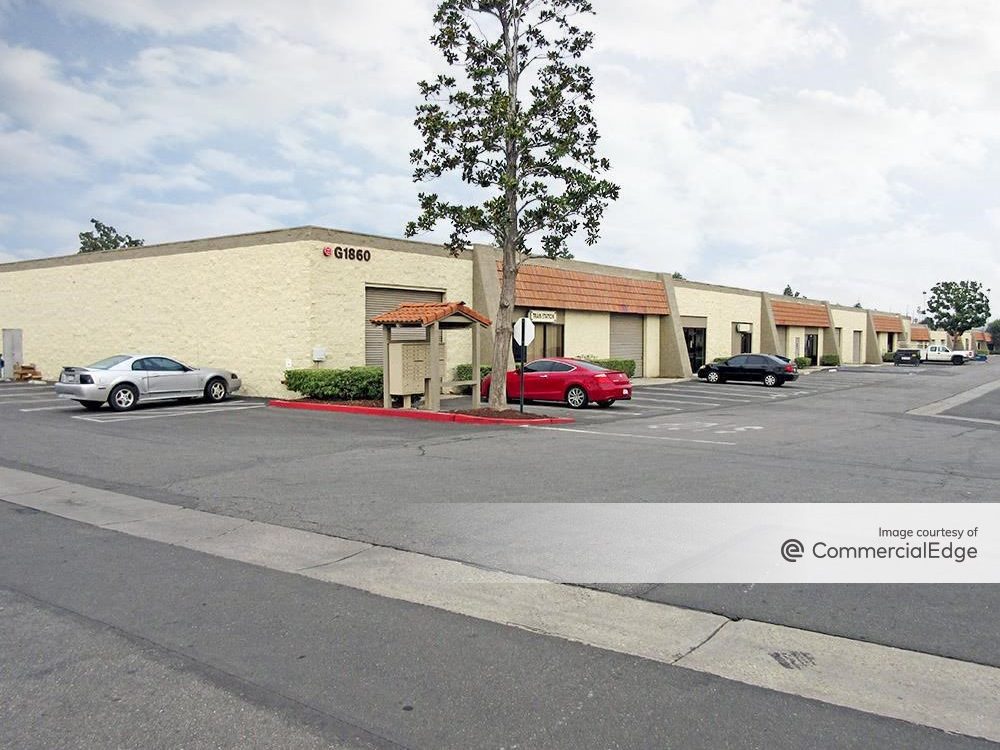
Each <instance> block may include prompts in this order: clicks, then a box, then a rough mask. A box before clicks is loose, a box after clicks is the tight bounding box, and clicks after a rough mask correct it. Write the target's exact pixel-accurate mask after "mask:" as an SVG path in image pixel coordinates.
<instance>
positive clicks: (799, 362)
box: [795, 357, 812, 370]
mask: <svg viewBox="0 0 1000 750" xmlns="http://www.w3.org/2000/svg"><path fill="white" fill-rule="evenodd" d="M795 366H796V367H798V368H799V369H800V370H802V369H805V368H806V367H812V360H811V359H809V357H796V358H795Z"/></svg>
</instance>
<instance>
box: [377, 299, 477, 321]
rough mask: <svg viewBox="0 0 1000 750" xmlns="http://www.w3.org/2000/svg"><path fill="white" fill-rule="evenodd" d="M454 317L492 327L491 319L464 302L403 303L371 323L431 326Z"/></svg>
mask: <svg viewBox="0 0 1000 750" xmlns="http://www.w3.org/2000/svg"><path fill="white" fill-rule="evenodd" d="M453 315H459V316H462V317H465V318H467V319H468V320H470V321H472V322H475V323H479V324H480V325H483V326H488V325H491V322H490V319H489V318H487V317H486V316H485V315H483V314H482V313H480V312H476V311H475V310H473V309H472V308H471V307H468V306H467V305H466V304H465V303H464V302H403V303H402V304H400V306H399V307H397V308H396V309H395V310H390V311H389V312H387V313H382V314H381V315H378V316H376V317H374V318H372V321H371V322H372V323H374V324H375V325H402V326H429V325H431V323H436V322H437V321H440V320H444V319H445V318H450V317H451V316H453Z"/></svg>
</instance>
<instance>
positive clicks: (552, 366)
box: [480, 357, 632, 409]
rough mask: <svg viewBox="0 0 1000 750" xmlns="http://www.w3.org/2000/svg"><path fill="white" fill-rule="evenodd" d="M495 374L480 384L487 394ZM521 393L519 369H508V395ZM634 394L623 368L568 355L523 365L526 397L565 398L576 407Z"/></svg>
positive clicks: (513, 396)
mask: <svg viewBox="0 0 1000 750" xmlns="http://www.w3.org/2000/svg"><path fill="white" fill-rule="evenodd" d="M491 382H492V376H490V375H487V376H486V378H484V379H483V381H482V384H481V387H480V395H481V396H482V397H483V398H486V397H487V395H488V394H489V392H490V383H491ZM520 396H521V374H520V372H519V371H518V370H511V371H510V372H508V373H507V398H508V400H511V401H513V400H515V399H518V398H520ZM631 398H632V381H630V380H629V377H628V375H626V374H625V373H624V372H618V371H616V370H609V369H608V368H606V367H601V366H600V365H595V364H594V363H593V362H586V361H584V360H582V359H569V358H566V357H546V358H545V359H536V360H534V361H532V362H528V363H527V364H526V365H525V366H524V399H525V400H526V401H565V402H566V403H567V404H569V405H570V406H572V407H573V408H574V409H582V408H583V407H584V406H586V405H587V404H589V403H591V402H592V403H595V404H597V405H598V406H600V407H608V406H611V404H613V403H614V402H615V401H619V400H628V399H631Z"/></svg>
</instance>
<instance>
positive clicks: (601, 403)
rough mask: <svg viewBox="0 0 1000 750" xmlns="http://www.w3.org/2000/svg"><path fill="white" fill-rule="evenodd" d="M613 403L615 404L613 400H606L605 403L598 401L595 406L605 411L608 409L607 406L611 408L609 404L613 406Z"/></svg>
mask: <svg viewBox="0 0 1000 750" xmlns="http://www.w3.org/2000/svg"><path fill="white" fill-rule="evenodd" d="M614 402H615V400H614V399H613V398H609V399H608V400H606V401H598V402H597V405H598V406H599V407H601V408H602V409H607V408H608V407H609V406H611V404H613V403H614Z"/></svg>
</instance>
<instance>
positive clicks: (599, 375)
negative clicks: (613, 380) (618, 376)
mask: <svg viewBox="0 0 1000 750" xmlns="http://www.w3.org/2000/svg"><path fill="white" fill-rule="evenodd" d="M594 377H595V378H606V377H607V374H606V373H603V372H595V373H594Z"/></svg>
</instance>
